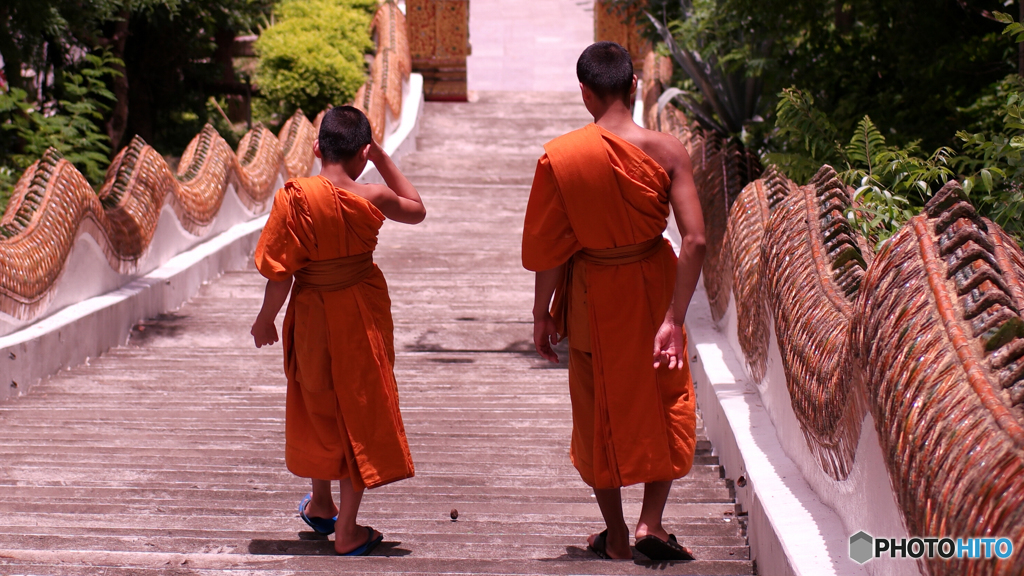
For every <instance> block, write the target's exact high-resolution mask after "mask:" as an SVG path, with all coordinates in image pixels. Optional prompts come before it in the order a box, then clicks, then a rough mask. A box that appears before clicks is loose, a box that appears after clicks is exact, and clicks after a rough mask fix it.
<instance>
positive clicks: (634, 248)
mask: <svg viewBox="0 0 1024 576" xmlns="http://www.w3.org/2000/svg"><path fill="white" fill-rule="evenodd" d="M664 243H665V239H664V238H663V237H661V236H658V237H657V238H651V239H650V240H648V241H647V242H641V243H639V244H630V245H629V246H619V247H618V248H604V249H601V250H594V249H592V248H584V249H582V250H580V251H579V252H577V253H576V256H578V257H579V258H580V260H583V261H584V262H586V263H587V264H598V265H601V266H621V265H622V264H632V263H633V262H639V261H641V260H647V259H648V258H650V257H651V256H654V255H655V254H657V253H658V250H659V249H661V245H662V244H664Z"/></svg>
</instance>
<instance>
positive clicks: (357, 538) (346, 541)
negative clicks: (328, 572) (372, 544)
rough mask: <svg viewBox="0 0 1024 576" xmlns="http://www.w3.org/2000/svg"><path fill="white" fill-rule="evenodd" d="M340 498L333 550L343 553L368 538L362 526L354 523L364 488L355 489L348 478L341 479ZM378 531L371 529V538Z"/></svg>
mask: <svg viewBox="0 0 1024 576" xmlns="http://www.w3.org/2000/svg"><path fill="white" fill-rule="evenodd" d="M338 483H339V484H341V500H340V506H338V520H337V521H336V522H335V523H334V550H335V551H336V552H337V553H338V554H345V553H347V552H351V551H353V550H355V549H356V548H359V547H360V546H362V545H363V544H366V542H367V540H368V539H370V538H369V535H368V533H367V531H366V528H365V527H364V526H360V525H358V524H356V516H357V515H358V514H359V504H360V503H362V501H363V492H364V491H365V489H360V490H356V489H355V487H354V486H353V485H352V482H351V481H350V480H341V481H340V482H338ZM378 534H379V532H377V531H376V530H374V531H373V538H376V537H377V535H378Z"/></svg>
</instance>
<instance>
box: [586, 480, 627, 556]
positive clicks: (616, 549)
mask: <svg viewBox="0 0 1024 576" xmlns="http://www.w3.org/2000/svg"><path fill="white" fill-rule="evenodd" d="M594 496H595V497H596V498H597V505H598V506H599V507H600V508H601V516H604V523H605V526H607V527H608V537H607V539H606V540H605V553H607V554H608V556H611V557H612V558H614V559H616V560H629V559H630V558H632V557H633V553H632V551H630V549H629V528H627V527H626V520H625V518H623V517H622V495H621V491H620V490H619V489H618V488H604V489H597V488H595V489H594ZM597 536H598V535H597V534H591V535H590V538H589V539H588V540H587V542H588V543H589V544H590V545H591V546H593V545H594V540H595V539H596V538H597Z"/></svg>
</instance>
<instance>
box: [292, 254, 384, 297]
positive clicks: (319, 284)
mask: <svg viewBox="0 0 1024 576" xmlns="http://www.w3.org/2000/svg"><path fill="white" fill-rule="evenodd" d="M371 272H373V252H364V253H362V254H356V255H355V256H345V257H344V258H332V259H331V260H317V261H314V262H310V263H309V264H306V265H305V266H303V267H302V268H300V269H299V270H296V271H295V283H296V284H297V285H299V286H301V287H303V288H311V289H313V290H320V291H321V292H333V291H335V290H344V289H345V288H351V287H352V286H355V285H356V284H359V283H360V282H362V281H363V279H365V278H366V277H367V276H369V275H370V273H371Z"/></svg>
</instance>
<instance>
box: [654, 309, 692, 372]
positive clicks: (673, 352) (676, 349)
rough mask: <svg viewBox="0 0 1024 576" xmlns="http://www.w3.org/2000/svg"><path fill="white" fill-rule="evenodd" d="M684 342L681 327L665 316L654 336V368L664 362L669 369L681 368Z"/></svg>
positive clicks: (684, 350)
mask: <svg viewBox="0 0 1024 576" xmlns="http://www.w3.org/2000/svg"><path fill="white" fill-rule="evenodd" d="M685 342H686V341H685V339H684V338H683V327H682V326H677V325H676V324H675V323H674V322H672V321H671V320H669V319H667V318H666V319H665V321H664V322H662V323H661V327H660V328H658V333H657V335H655V337H654V368H655V369H658V368H661V366H662V364H665V365H667V366H668V369H669V370H679V369H682V367H683V354H686V344H685Z"/></svg>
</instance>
